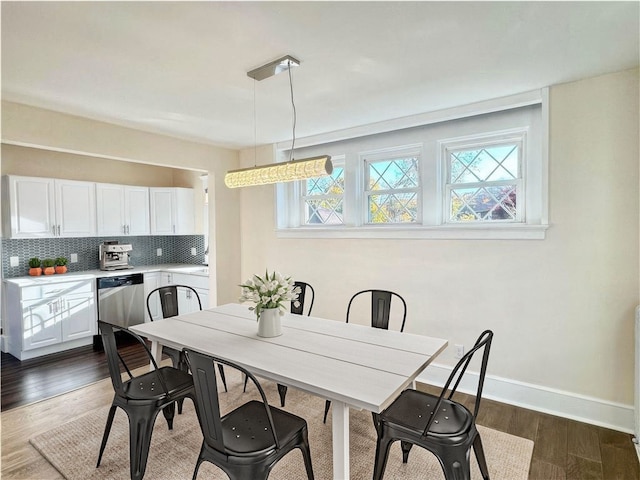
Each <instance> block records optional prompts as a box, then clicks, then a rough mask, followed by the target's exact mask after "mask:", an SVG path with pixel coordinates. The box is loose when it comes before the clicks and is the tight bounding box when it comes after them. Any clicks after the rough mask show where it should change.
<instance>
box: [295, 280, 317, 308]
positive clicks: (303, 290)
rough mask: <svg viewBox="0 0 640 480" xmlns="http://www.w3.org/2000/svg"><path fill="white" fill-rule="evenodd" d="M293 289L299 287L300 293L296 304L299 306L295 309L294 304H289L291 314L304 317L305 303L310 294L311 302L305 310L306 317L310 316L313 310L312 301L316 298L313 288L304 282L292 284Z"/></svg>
mask: <svg viewBox="0 0 640 480" xmlns="http://www.w3.org/2000/svg"><path fill="white" fill-rule="evenodd" d="M293 286H294V287H300V293H299V294H298V302H299V305H298V306H297V307H296V306H295V305H294V303H295V302H291V313H295V314H297V315H304V308H305V302H306V301H307V299H308V298H309V295H308V294H309V293H310V294H311V300H310V301H309V302H308V303H309V310H307V315H311V309H312V308H313V301H314V299H315V297H316V293H315V291H314V290H313V287H312V286H311V285H309V284H308V283H305V282H294V284H293Z"/></svg>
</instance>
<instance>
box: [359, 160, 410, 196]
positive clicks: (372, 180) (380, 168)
mask: <svg viewBox="0 0 640 480" xmlns="http://www.w3.org/2000/svg"><path fill="white" fill-rule="evenodd" d="M417 186H418V158H417V157H411V158H397V159H394V160H383V161H380V162H370V163H369V190H393V189H397V188H416V187H417Z"/></svg>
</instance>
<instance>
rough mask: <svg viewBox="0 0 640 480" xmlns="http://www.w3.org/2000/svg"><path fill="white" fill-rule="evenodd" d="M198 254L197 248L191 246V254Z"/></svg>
mask: <svg viewBox="0 0 640 480" xmlns="http://www.w3.org/2000/svg"><path fill="white" fill-rule="evenodd" d="M197 254H198V251H197V250H196V248H195V247H191V255H193V256H194V257H195V256H196V255H197Z"/></svg>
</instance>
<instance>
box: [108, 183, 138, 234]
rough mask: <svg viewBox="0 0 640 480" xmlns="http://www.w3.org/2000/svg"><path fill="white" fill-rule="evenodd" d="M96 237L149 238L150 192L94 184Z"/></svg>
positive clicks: (112, 185)
mask: <svg viewBox="0 0 640 480" xmlns="http://www.w3.org/2000/svg"><path fill="white" fill-rule="evenodd" d="M96 206H97V208H96V210H97V211H96V215H97V220H98V236H105V235H149V188H148V187H132V186H128V185H116V184H111V183H97V184H96Z"/></svg>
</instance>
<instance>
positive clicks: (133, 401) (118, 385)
mask: <svg viewBox="0 0 640 480" xmlns="http://www.w3.org/2000/svg"><path fill="white" fill-rule="evenodd" d="M98 325H99V327H100V332H101V335H102V342H103V344H104V351H105V354H106V357H107V364H108V366H109V375H110V376H111V384H112V385H113V389H114V391H115V395H114V397H113V402H111V408H110V409H109V415H108V417H107V424H106V425H105V428H104V434H103V436H102V444H101V445H100V453H99V454H98V463H97V464H96V468H98V467H99V466H100V461H101V460H102V454H103V453H104V449H105V447H106V445H107V440H108V438H109V432H110V431H111V425H112V424H113V418H114V416H115V414H116V409H117V408H118V407H120V408H122V409H123V410H124V411H125V412H126V414H127V417H128V419H129V462H130V472H131V479H132V480H138V479H141V478H142V477H144V472H145V470H146V466H147V457H148V456H149V445H150V444H151V434H152V433H153V425H154V424H155V421H156V417H157V416H158V413H159V412H160V410H162V412H163V414H164V416H165V418H166V420H167V425H168V426H169V430H171V429H173V417H174V414H175V402H176V401H178V400H184V398H186V397H190V398H191V399H192V400H193V401H194V403H195V391H194V388H193V378H192V377H191V375H189V374H188V373H186V372H183V371H182V370H179V369H177V368H173V367H161V368H158V365H157V364H156V362H155V360H154V359H153V356H152V355H151V352H150V351H149V348H148V347H147V345H146V344H145V342H144V340H143V339H142V338H140V337H139V336H138V335H136V334H134V333H133V332H130V331H128V330H125V329H120V328H118V327H114V326H113V325H111V324H108V323H105V322H98ZM114 328H116V329H118V330H121V331H122V332H125V333H126V334H129V335H131V336H132V337H133V338H135V339H136V340H137V341H138V342H140V344H141V345H142V346H143V347H144V349H145V352H146V353H147V355H148V357H149V359H150V360H151V362H152V363H153V366H154V370H153V371H151V372H148V373H144V374H142V375H139V376H137V377H134V376H133V375H132V374H131V371H130V370H129V367H128V366H127V364H126V363H125V361H124V360H123V358H122V357H121V356H120V354H119V353H118V347H117V345H116V338H115V335H114ZM120 363H122V365H123V366H124V369H125V371H126V372H127V374H128V375H129V380H126V381H124V382H123V381H122V374H121V373H120Z"/></svg>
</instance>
